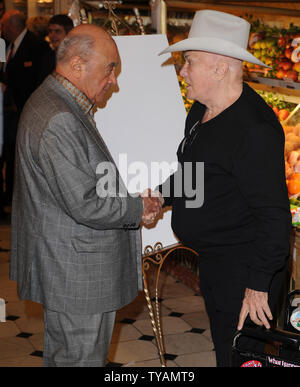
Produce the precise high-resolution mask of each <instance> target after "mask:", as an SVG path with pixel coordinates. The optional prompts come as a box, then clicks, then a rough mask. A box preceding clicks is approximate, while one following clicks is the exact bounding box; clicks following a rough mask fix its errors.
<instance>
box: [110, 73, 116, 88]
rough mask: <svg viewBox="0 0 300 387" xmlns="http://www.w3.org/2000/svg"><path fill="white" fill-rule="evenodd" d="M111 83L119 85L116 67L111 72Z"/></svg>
mask: <svg viewBox="0 0 300 387" xmlns="http://www.w3.org/2000/svg"><path fill="white" fill-rule="evenodd" d="M110 83H111V84H112V85H114V86H117V85H118V81H117V77H116V73H115V69H113V70H112V72H111V74H110Z"/></svg>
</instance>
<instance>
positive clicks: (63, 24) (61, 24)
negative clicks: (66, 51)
mask: <svg viewBox="0 0 300 387" xmlns="http://www.w3.org/2000/svg"><path fill="white" fill-rule="evenodd" d="M73 27H74V25H73V20H72V19H71V18H70V17H69V16H67V15H63V14H59V15H54V16H52V17H51V19H50V20H49V24H48V36H49V40H50V45H51V47H52V48H53V50H54V51H55V52H56V51H57V49H58V47H59V45H60V43H61V42H62V41H63V39H64V38H65V37H66V35H67V34H68V32H69V31H71V29H72V28H73Z"/></svg>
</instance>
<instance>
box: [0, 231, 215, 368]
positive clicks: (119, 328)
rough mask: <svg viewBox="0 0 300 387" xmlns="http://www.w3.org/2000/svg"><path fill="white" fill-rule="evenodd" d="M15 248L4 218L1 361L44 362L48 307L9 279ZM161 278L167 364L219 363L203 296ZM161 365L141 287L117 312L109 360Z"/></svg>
mask: <svg viewBox="0 0 300 387" xmlns="http://www.w3.org/2000/svg"><path fill="white" fill-rule="evenodd" d="M9 252H10V226H9V224H2V225H0V298H3V299H4V300H5V302H6V322H0V367H41V366H42V356H43V310H42V307H41V305H39V304H35V303H33V302H30V301H22V302H20V300H19V299H18V296H17V289H16V283H15V282H13V281H10V280H9V279H8V273H9ZM149 276H150V274H149ZM149 282H150V283H151V279H150V280H149ZM160 284H161V290H160V295H159V297H160V298H159V304H160V308H159V310H160V314H161V328H162V332H163V337H164V344H165V349H166V355H165V358H166V361H167V366H171V367H215V353H214V350H213V344H212V341H211V336H210V330H209V322H208V318H207V315H206V312H205V306H204V302H203V298H202V297H201V296H199V295H197V294H194V292H193V291H192V290H191V289H189V288H188V287H187V286H185V285H183V284H182V283H180V282H179V281H177V280H175V279H174V278H172V277H171V276H168V275H166V274H165V273H163V272H162V273H161V277H160ZM160 365H161V363H160V358H159V354H158V350H157V346H156V339H155V336H154V333H153V330H152V325H151V321H150V317H149V312H148V307H147V303H146V300H145V297H144V294H143V293H142V292H140V293H139V295H138V297H137V298H136V299H135V300H134V301H133V302H132V303H131V304H129V305H127V306H125V307H124V308H122V309H121V310H119V311H118V312H117V318H116V324H115V329H114V333H113V337H112V341H111V346H110V350H109V354H108V359H107V366H108V367H124V366H130V367H159V366H160Z"/></svg>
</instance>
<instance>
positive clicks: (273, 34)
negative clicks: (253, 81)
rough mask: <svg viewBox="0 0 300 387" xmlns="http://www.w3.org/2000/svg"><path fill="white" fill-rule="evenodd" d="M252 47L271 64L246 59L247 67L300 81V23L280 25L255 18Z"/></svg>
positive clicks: (265, 61) (252, 26)
mask: <svg viewBox="0 0 300 387" xmlns="http://www.w3.org/2000/svg"><path fill="white" fill-rule="evenodd" d="M248 49H249V51H250V52H251V53H252V54H253V55H254V56H255V57H256V58H258V59H259V60H260V61H261V62H263V63H265V64H266V65H268V66H270V68H269V69H268V68H262V67H261V66H258V65H255V64H251V63H245V64H244V65H245V69H246V70H247V71H249V72H258V73H260V74H261V75H262V76H264V77H268V78H276V79H282V80H289V81H292V82H300V26H299V27H298V26H294V25H293V24H291V25H290V28H289V29H283V28H282V29H279V28H277V27H269V26H267V25H265V24H261V23H260V22H259V21H255V22H253V21H252V22H251V34H250V38H249V43H248Z"/></svg>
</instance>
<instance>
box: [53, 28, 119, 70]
mask: <svg viewBox="0 0 300 387" xmlns="http://www.w3.org/2000/svg"><path fill="white" fill-rule="evenodd" d="M107 46H115V42H114V40H113V39H112V38H111V36H110V35H109V34H108V33H107V32H106V31H104V30H103V29H102V28H100V27H98V26H95V25H92V24H81V25H79V26H78V27H75V28H73V29H72V30H71V31H70V32H69V33H68V35H67V36H66V38H65V39H64V40H63V41H62V43H61V45H60V47H59V49H58V52H57V62H58V63H59V64H67V63H68V62H69V61H70V59H71V58H72V57H74V56H78V57H80V58H81V59H82V60H83V61H84V62H88V61H89V59H90V58H91V57H92V55H93V53H94V50H95V49H96V47H98V48H100V50H101V51H103V52H105V50H106V49H107Z"/></svg>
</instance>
